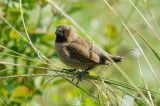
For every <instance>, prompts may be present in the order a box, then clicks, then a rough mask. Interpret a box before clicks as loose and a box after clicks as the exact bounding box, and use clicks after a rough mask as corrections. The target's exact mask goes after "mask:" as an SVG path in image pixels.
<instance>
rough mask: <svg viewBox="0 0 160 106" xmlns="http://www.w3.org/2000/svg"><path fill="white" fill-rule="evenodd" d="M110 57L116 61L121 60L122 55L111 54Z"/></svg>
mask: <svg viewBox="0 0 160 106" xmlns="http://www.w3.org/2000/svg"><path fill="white" fill-rule="evenodd" d="M111 58H112V59H113V60H114V61H115V62H116V63H117V62H121V61H123V57H121V56H111Z"/></svg>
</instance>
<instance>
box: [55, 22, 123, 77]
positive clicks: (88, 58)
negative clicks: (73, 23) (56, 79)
mask: <svg viewBox="0 0 160 106" xmlns="http://www.w3.org/2000/svg"><path fill="white" fill-rule="evenodd" d="M55 34H56V40H55V49H56V52H57V54H58V56H59V58H60V60H61V61H62V62H63V63H64V64H66V65H67V66H69V67H72V68H74V69H82V70H85V71H83V72H82V74H84V73H87V71H88V70H89V69H92V68H94V67H95V66H97V65H108V64H110V63H111V61H110V59H109V57H110V58H112V59H113V60H114V61H115V62H121V61H122V59H123V57H120V56H112V55H110V54H109V53H107V52H106V51H104V50H103V49H101V48H100V47H98V46H96V45H95V44H93V43H91V42H89V41H88V40H86V39H84V38H82V37H80V36H78V34H77V33H76V32H75V31H74V29H73V28H72V27H70V26H68V25H66V24H62V25H60V26H58V27H57V29H56V32H55ZM80 77H81V76H80Z"/></svg>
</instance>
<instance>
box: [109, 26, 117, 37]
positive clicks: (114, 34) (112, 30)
mask: <svg viewBox="0 0 160 106" xmlns="http://www.w3.org/2000/svg"><path fill="white" fill-rule="evenodd" d="M107 34H108V35H109V36H110V37H111V38H112V39H113V38H116V37H117V36H118V33H117V30H116V28H115V27H114V26H113V25H112V24H108V25H107Z"/></svg>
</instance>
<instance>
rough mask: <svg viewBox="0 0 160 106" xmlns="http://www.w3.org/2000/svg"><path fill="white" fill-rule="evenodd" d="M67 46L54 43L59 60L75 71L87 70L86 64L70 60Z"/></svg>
mask: <svg viewBox="0 0 160 106" xmlns="http://www.w3.org/2000/svg"><path fill="white" fill-rule="evenodd" d="M67 45H68V44H67V43H55V49H56V52H57V54H58V56H59V58H60V60H61V61H62V62H63V63H64V64H65V65H67V66H69V67H72V68H75V69H88V68H89V65H88V64H87V63H84V62H81V61H79V60H77V59H73V58H71V56H70V54H69V52H68V51H67V49H66V46H67Z"/></svg>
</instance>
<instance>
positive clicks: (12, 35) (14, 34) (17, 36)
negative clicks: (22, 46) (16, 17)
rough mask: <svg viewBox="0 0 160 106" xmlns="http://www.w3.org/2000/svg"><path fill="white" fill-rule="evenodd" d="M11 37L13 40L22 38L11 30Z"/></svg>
mask: <svg viewBox="0 0 160 106" xmlns="http://www.w3.org/2000/svg"><path fill="white" fill-rule="evenodd" d="M9 37H10V38H11V39H19V38H20V37H21V36H20V35H19V34H18V33H17V32H16V31H14V30H11V31H10V32H9Z"/></svg>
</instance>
